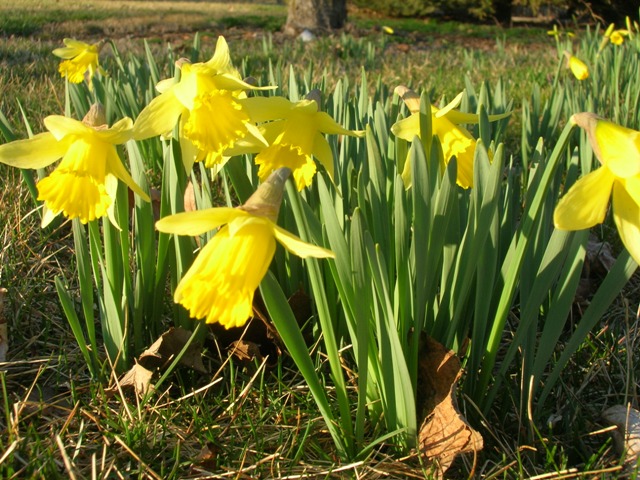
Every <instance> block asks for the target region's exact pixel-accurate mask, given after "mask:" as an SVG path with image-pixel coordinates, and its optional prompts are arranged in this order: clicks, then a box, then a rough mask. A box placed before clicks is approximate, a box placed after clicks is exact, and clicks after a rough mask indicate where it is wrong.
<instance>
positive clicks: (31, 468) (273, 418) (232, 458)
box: [0, 0, 640, 479]
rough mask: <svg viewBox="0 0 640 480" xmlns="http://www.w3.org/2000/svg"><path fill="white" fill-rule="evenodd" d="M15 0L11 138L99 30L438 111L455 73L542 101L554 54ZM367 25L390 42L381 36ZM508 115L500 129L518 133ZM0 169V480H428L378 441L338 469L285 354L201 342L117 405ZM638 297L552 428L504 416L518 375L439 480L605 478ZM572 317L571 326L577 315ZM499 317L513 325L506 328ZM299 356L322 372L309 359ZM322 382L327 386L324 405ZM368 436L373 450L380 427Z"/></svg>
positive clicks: (259, 20)
mask: <svg viewBox="0 0 640 480" xmlns="http://www.w3.org/2000/svg"><path fill="white" fill-rule="evenodd" d="M14 1H15V2H16V3H15V5H13V6H14V7H16V6H20V5H22V6H24V8H25V10H24V11H20V12H18V11H17V10H16V11H14V13H11V14H6V15H5V13H7V11H9V10H10V9H11V8H12V5H11V3H12V2H6V3H5V5H3V7H0V36H2V37H3V41H2V42H0V69H2V71H3V72H7V74H3V75H2V76H1V77H0V111H1V112H3V113H4V114H5V115H6V116H7V118H8V119H9V122H10V124H11V126H12V127H13V129H14V130H15V134H16V135H17V136H18V137H20V138H22V137H24V136H25V135H26V130H27V129H26V127H25V126H24V124H23V121H22V118H21V112H20V108H19V106H20V105H21V106H22V107H23V108H24V110H25V111H26V112H27V117H28V120H29V122H30V123H31V125H32V126H33V129H34V131H36V132H38V131H41V130H42V123H41V120H42V118H44V117H45V116H46V115H49V114H59V113H62V111H63V105H64V101H63V98H64V86H63V84H62V82H61V81H60V79H59V75H58V73H57V60H56V59H55V58H54V57H53V56H52V55H51V54H50V52H51V50H52V49H53V48H56V47H58V46H60V45H61V40H62V38H63V37H65V36H78V37H83V36H84V35H86V36H88V37H91V38H97V37H101V36H104V35H108V36H109V37H110V38H113V40H114V41H115V42H116V44H117V45H118V47H119V49H120V50H121V52H131V54H133V55H140V54H141V52H142V40H141V37H145V38H148V39H149V40H150V44H151V46H152V48H153V49H154V52H157V53H158V55H160V57H159V58H163V59H164V60H165V61H164V62H162V61H160V60H159V62H160V63H161V65H162V67H163V68H164V69H165V71H164V73H165V74H166V72H168V65H167V64H166V63H167V62H166V56H164V57H162V55H165V53H166V44H167V43H170V44H171V45H172V49H173V51H174V52H175V53H176V54H177V56H183V55H186V56H188V54H189V52H190V50H189V48H190V44H191V42H192V38H193V35H192V34H193V32H195V31H196V30H202V33H203V36H202V44H203V48H202V50H203V53H202V56H203V57H204V58H208V57H209V56H210V54H211V53H212V51H213V46H214V44H215V38H216V37H217V35H218V34H224V35H225V36H226V37H227V39H228V40H229V42H230V45H231V49H232V52H233V55H234V58H235V59H236V64H240V63H243V68H244V69H245V70H246V71H247V72H252V73H253V72H266V71H268V66H269V62H270V61H271V62H273V63H274V64H280V65H281V66H282V67H285V68H286V67H288V65H289V64H293V65H295V68H296V70H297V71H299V72H310V77H311V78H309V81H310V83H311V84H322V83H324V85H325V86H326V91H327V92H330V91H332V88H333V85H335V83H336V82H337V81H338V80H339V79H341V78H342V79H349V81H350V82H351V84H354V83H357V82H358V81H359V79H360V75H361V71H362V68H363V67H364V68H365V69H366V71H367V76H368V79H369V81H371V82H372V85H370V87H371V89H372V91H373V83H377V82H378V81H379V82H380V83H381V84H383V85H387V86H389V88H391V89H392V88H393V87H394V86H395V85H397V84H401V83H402V84H409V85H410V86H412V87H414V88H415V89H417V90H423V89H424V90H426V91H428V92H430V95H431V97H432V99H433V100H434V101H435V100H437V99H439V98H440V97H441V96H445V97H447V98H449V99H450V98H452V97H453V96H454V95H455V94H456V93H458V92H459V91H460V90H462V89H463V88H464V86H465V80H464V77H465V75H467V76H468V77H469V78H471V79H472V81H473V82H474V85H479V82H480V81H483V80H486V81H487V82H489V83H491V84H495V82H496V81H497V79H499V78H504V79H507V80H506V81H507V91H508V96H510V97H511V98H513V99H514V100H515V101H516V104H517V105H520V99H521V98H523V97H524V98H528V97H529V96H530V95H531V91H532V89H533V85H534V84H537V85H539V86H540V88H541V91H542V96H543V98H544V97H545V96H546V95H548V93H549V91H550V88H551V84H550V82H549V78H550V77H552V76H553V74H554V72H555V68H556V65H557V55H556V51H555V45H554V44H553V42H552V41H551V40H550V39H549V38H548V37H547V36H546V35H545V33H544V31H543V30H541V29H524V28H523V29H512V30H496V29H495V28H494V27H488V26H477V25H473V26H469V25H461V24H456V23H454V22H449V23H445V24H440V23H436V22H425V21H419V20H384V21H382V20H378V19H376V20H375V21H374V20H368V19H365V18H360V17H358V16H355V17H354V23H355V25H356V27H357V29H358V30H359V31H358V35H356V36H350V35H349V36H344V37H340V38H335V37H334V38H328V39H319V40H318V41H317V42H314V43H311V44H308V45H306V44H302V43H300V42H296V41H292V40H289V39H284V38H282V36H281V35H280V34H279V33H278V32H277V30H278V26H279V25H281V23H282V22H283V19H284V15H285V10H284V7H282V6H277V5H260V6H251V8H253V13H252V14H251V15H248V14H247V13H246V10H244V8H245V7H246V4H239V6H237V8H239V9H240V13H235V12H232V11H229V10H228V9H225V8H221V7H220V5H222V4H213V7H211V8H212V13H206V14H204V15H200V16H199V17H197V15H196V14H197V13H198V11H199V10H200V9H203V8H205V5H206V4H207V2H179V3H177V4H176V5H174V2H169V1H166V2H154V5H155V7H156V11H152V12H151V13H150V9H149V8H144V9H143V8H142V6H143V5H144V3H145V2H112V3H114V4H116V3H118V4H126V5H128V6H129V9H128V10H123V9H118V8H117V5H113V8H109V9H106V8H105V9H103V10H100V9H98V8H96V9H95V10H83V9H82V8H78V6H74V3H73V2H70V1H66V0H65V1H64V2H63V1H62V0H61V1H60V2H56V5H58V6H57V7H56V8H54V9H49V8H48V2H38V1H35V0H30V7H31V8H28V7H27V6H26V5H25V2H20V1H18V0H14ZM76 3H77V2H76ZM85 3H86V2H85ZM149 3H150V2H149ZM60 5H63V6H64V8H62V7H61V6H60ZM100 5H101V6H104V5H105V3H104V2H101V3H100ZM214 7H215V8H214ZM206 8H209V7H206ZM218 8H219V10H217V9H218ZM256 9H260V11H263V12H266V11H268V12H271V13H272V15H271V16H268V17H265V16H264V15H263V14H262V13H259V12H258V11H256ZM262 9H264V10H262ZM213 10H215V13H214V12H213ZM177 19H182V20H181V21H183V23H180V22H179V21H178V20H177ZM185 19H186V20H185ZM187 20H188V21H187ZM174 22H175V24H174ZM184 22H186V23H184ZM381 24H385V25H389V26H392V27H393V28H394V29H396V31H398V34H397V35H395V36H392V37H386V36H383V35H382V34H381V33H380V31H379V30H378V26H379V25H381ZM147 26H148V29H147ZM78 28H80V30H77V29H78ZM254 30H258V31H257V32H256V33H257V34H256V35H255V36H254V35H253V33H254ZM263 34H264V36H263ZM12 35H13V37H10V36H12ZM129 35H131V37H129ZM405 45H407V46H408V49H407V48H405ZM105 54H106V56H107V57H109V52H105ZM127 54H128V53H127ZM109 61H112V59H110V58H107V60H106V62H107V64H108V62H109ZM163 76H166V75H163ZM378 79H379V80H378ZM515 120H516V123H515V125H514V126H512V127H510V128H512V129H513V131H516V132H517V130H518V127H517V118H516V119H515ZM509 151H515V150H509ZM0 176H2V178H3V183H2V185H3V186H2V188H1V189H0V239H1V240H2V243H1V246H2V249H1V250H0V287H6V288H8V290H9V292H8V300H7V303H8V306H7V309H6V310H7V312H6V317H7V320H8V324H9V329H10V343H9V356H8V360H9V361H8V362H6V363H3V364H0V387H1V389H2V408H1V409H0V410H1V414H0V431H2V434H1V435H0V458H2V461H1V462H0V476H2V477H3V478H47V479H49V478H91V476H92V475H93V472H97V476H98V478H107V477H109V478H118V477H124V478H167V479H172V478H196V477H198V476H206V475H209V474H210V475H212V476H214V478H226V477H230V478H277V477H283V476H288V475H291V476H293V475H303V474H305V475H309V476H313V478H345V476H352V477H355V478H424V476H425V475H426V473H425V470H424V467H423V466H422V465H421V463H420V459H419V458H418V456H417V455H415V454H414V455H411V456H410V457H408V458H405V459H402V460H401V461H399V460H398V459H397V458H394V457H393V456H392V452H391V449H390V448H389V447H388V446H386V445H382V446H380V447H379V448H378V449H376V450H374V451H372V452H371V453H370V454H369V455H368V456H367V457H366V458H364V459H362V460H361V461H359V462H354V463H353V464H349V465H340V464H339V462H338V461H337V458H336V457H335V454H334V452H333V444H332V441H331V437H330V435H329V434H328V432H327V431H326V428H325V427H324V425H323V424H322V421H321V418H320V415H319V413H318V411H317V410H316V407H315V404H314V401H313V399H312V397H311V394H310V392H309V390H308V388H307V387H306V386H305V384H304V382H303V380H302V378H301V377H300V375H299V374H298V372H297V371H296V370H295V368H294V367H293V366H292V364H291V361H290V360H289V359H288V357H287V356H286V354H283V355H281V356H279V357H278V359H277V361H276V362H275V365H274V366H273V367H270V368H266V367H265V366H263V365H257V364H250V365H248V366H243V365H241V364H239V363H237V362H235V361H234V360H229V359H228V355H227V352H226V351H225V350H224V349H223V348H222V347H218V346H217V345H216V344H215V343H214V342H213V341H211V339H210V340H209V342H208V343H207V348H206V350H205V352H204V361H205V365H206V366H207V367H208V368H209V371H210V372H211V373H210V375H208V376H207V375H205V376H201V375H195V374H194V373H193V372H191V371H189V370H187V369H179V370H178V371H177V372H176V373H175V374H173V375H172V376H171V377H170V381H168V382H166V383H165V384H164V386H163V388H165V389H166V390H163V391H161V392H156V393H155V394H154V396H153V397H152V400H151V401H150V402H149V403H146V404H140V403H138V401H137V400H136V399H135V397H133V396H132V395H130V394H127V393H125V394H124V395H122V394H121V392H120V391H119V390H118V388H117V387H118V386H117V383H116V381H115V379H111V381H110V382H109V386H110V387H111V391H107V390H106V385H100V384H96V383H92V382H91V381H90V380H89V376H88V371H87V370H86V368H85V367H84V366H83V361H82V357H81V354H80V352H79V350H78V348H77V346H76V344H75V342H74V340H73V336H72V334H71V332H70V329H69V327H68V325H67V324H66V320H65V319H64V315H63V313H62V311H61V308H60V306H59V303H58V299H57V296H56V294H55V287H54V283H53V278H54V277H55V276H56V275H59V274H61V273H64V274H66V275H67V276H71V273H70V272H72V271H73V268H74V266H73V252H72V245H73V244H72V242H71V240H70V237H69V233H68V229H67V228H66V227H65V226H63V227H60V228H58V229H53V230H41V229H40V226H39V217H38V214H37V212H34V211H33V210H32V209H33V203H32V201H31V198H30V196H29V194H28V192H27V190H26V187H25V186H24V183H23V181H22V178H21V176H20V173H19V171H17V170H16V169H12V168H9V167H6V166H4V165H0ZM637 291H638V285H637V283H633V284H631V285H629V286H628V288H627V289H626V290H625V291H623V292H622V293H621V295H620V301H619V302H617V304H616V306H615V307H614V308H612V309H611V310H610V312H609V316H608V317H607V318H605V319H603V322H602V326H601V328H600V329H598V330H596V331H594V332H593V333H592V334H591V335H590V336H589V338H588V339H587V341H586V342H585V343H584V344H583V345H582V347H581V348H580V350H579V352H578V353H577V355H576V356H575V358H574V359H573V360H572V362H571V363H570V365H569V367H568V368H567V370H566V374H565V375H563V378H562V381H561V382H559V383H558V388H557V391H556V392H554V395H553V399H551V400H550V401H548V402H547V403H548V405H546V411H548V418H549V421H548V422H547V425H544V426H540V427H539V428H540V431H538V432H533V431H530V429H529V424H528V423H527V421H526V411H524V410H523V409H522V408H521V406H520V405H518V401H519V398H518V388H519V385H517V381H516V380H515V379H516V378H517V376H516V374H515V373H516V372H511V373H512V374H513V379H514V381H513V382H512V383H506V384H505V387H504V396H503V397H504V398H502V399H501V401H500V402H499V403H497V405H496V408H495V409H493V410H492V411H491V414H490V415H489V416H488V417H487V418H484V419H481V418H480V415H479V414H477V412H475V411H474V410H473V407H472V405H470V404H469V403H466V402H465V405H466V408H467V412H465V414H466V415H467V416H468V417H469V418H474V419H476V420H477V422H476V423H475V424H474V426H476V428H478V429H479V430H480V432H481V433H482V435H483V437H484V438H485V449H484V451H483V452H481V453H480V454H479V458H478V463H477V464H476V465H473V459H471V458H464V459H461V460H458V461H457V462H456V464H455V465H454V467H453V470H454V472H453V474H452V476H453V477H455V478H467V477H469V476H470V475H476V476H477V477H478V478H522V477H528V476H535V475H543V474H547V473H553V472H558V473H565V474H567V475H574V476H578V477H579V476H580V475H582V476H584V477H585V478H592V477H595V476H597V475H600V476H603V477H606V476H609V477H611V478H613V477H615V476H616V475H617V474H618V472H619V471H620V466H619V462H618V458H617V456H616V454H615V453H614V451H613V447H612V443H611V441H610V440H609V439H608V436H607V434H606V433H593V432H598V431H600V430H601V429H602V427H603V425H601V423H600V420H599V415H600V412H601V411H602V410H603V409H604V408H606V407H607V406H610V405H613V404H617V403H624V402H625V401H631V400H632V399H633V398H635V395H636V393H637V392H636V390H637V383H638V379H637V368H635V365H637V364H638V361H639V360H640V358H638V356H639V355H640V349H639V348H638V345H639V342H640V331H639V330H638V328H637V327H636V326H635V324H634V322H635V311H634V302H635V303H637ZM168 300H169V299H168ZM575 308H576V312H575V313H576V315H578V314H579V309H580V305H576V307H575ZM510 322H512V324H510V325H509V331H511V329H512V328H514V324H516V323H517V318H511V319H510ZM506 335H507V336H508V332H507V334H506ZM561 347H562V346H561V345H559V346H558V353H560V351H561ZM313 358H314V361H315V362H316V364H317V368H318V369H319V370H320V371H322V372H325V373H327V372H328V368H327V367H326V365H325V364H324V363H323V359H322V357H321V356H316V355H315V354H314V357H313ZM468 374H472V372H468ZM327 377H328V375H327ZM331 388H332V387H331V385H330V383H328V384H327V389H328V391H329V394H330V395H332V391H331ZM354 398H355V395H354ZM372 430H373V429H372ZM370 435H371V439H374V438H376V437H377V436H378V435H379V432H377V431H371V432H370ZM598 472H600V473H598ZM216 476H217V477H216Z"/></svg>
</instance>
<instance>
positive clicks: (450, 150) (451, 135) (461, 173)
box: [431, 117, 476, 188]
mask: <svg viewBox="0 0 640 480" xmlns="http://www.w3.org/2000/svg"><path fill="white" fill-rule="evenodd" d="M431 125H432V128H433V134H434V135H437V136H438V138H439V139H440V144H441V145H442V153H443V155H444V161H445V163H447V162H449V160H450V159H451V157H454V156H455V157H456V159H457V161H458V165H457V166H458V175H457V178H456V182H457V183H458V185H460V186H461V187H462V188H469V187H472V186H473V160H474V152H475V144H476V141H475V139H474V138H473V137H472V136H471V134H470V133H469V132H468V131H467V130H466V129H465V128H463V127H460V126H457V125H455V124H453V123H451V122H450V121H449V119H448V117H440V118H433V121H432V124H431Z"/></svg>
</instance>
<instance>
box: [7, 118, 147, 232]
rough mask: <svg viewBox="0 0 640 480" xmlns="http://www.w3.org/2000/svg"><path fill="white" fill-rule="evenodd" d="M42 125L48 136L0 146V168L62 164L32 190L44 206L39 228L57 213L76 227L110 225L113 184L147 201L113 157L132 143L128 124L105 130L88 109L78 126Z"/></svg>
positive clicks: (65, 122)
mask: <svg viewBox="0 0 640 480" xmlns="http://www.w3.org/2000/svg"><path fill="white" fill-rule="evenodd" d="M44 125H45V127H46V128H47V130H49V131H48V132H45V133H40V134H38V135H35V136H34V137H33V138H30V139H28V140H17V141H15V142H11V143H7V144H5V145H0V162H1V163H6V164H7V165H11V166H14V167H19V168H44V167H46V166H48V165H51V164H52V163H54V162H56V161H57V160H59V159H62V161H61V162H60V164H59V165H58V166H57V167H56V169H55V170H53V172H51V174H50V175H49V176H47V177H45V178H43V179H42V180H40V181H39V182H38V184H37V188H38V200H43V201H44V204H45V215H44V216H43V220H42V223H43V226H46V225H47V224H48V223H50V222H51V220H53V218H54V217H55V216H56V215H57V214H59V213H63V214H64V215H65V216H66V217H68V218H70V219H71V218H78V219H80V221H81V222H82V223H87V222H89V221H91V220H94V219H96V218H99V217H102V216H104V215H106V214H107V215H109V217H110V219H111V221H112V222H114V224H115V220H114V217H113V215H112V210H111V209H112V208H113V205H114V201H115V194H116V189H117V186H118V185H117V179H120V180H122V181H123V182H124V183H125V184H127V186H128V187H129V188H131V190H133V191H134V192H135V193H137V194H138V195H139V196H140V197H141V198H143V199H144V200H146V201H149V197H148V195H147V194H146V193H145V192H143V191H142V190H141V189H140V187H139V186H138V185H136V183H135V182H134V181H133V179H132V178H131V176H130V175H129V173H128V172H127V170H126V169H125V167H124V165H123V164H122V161H121V160H120V157H119V156H118V153H117V151H116V145H119V144H121V143H124V142H126V141H128V140H130V139H131V137H132V127H133V122H132V120H131V119H130V118H123V119H122V120H120V121H118V122H116V123H115V124H114V125H113V126H112V127H111V128H108V127H107V125H106V120H105V118H104V113H103V111H102V110H101V108H100V107H99V106H98V105H94V106H92V108H91V109H90V111H89V113H87V115H86V116H85V118H84V119H83V121H82V122H79V121H78V120H74V119H71V118H67V117H62V116H59V115H51V116H49V117H46V118H45V119H44ZM116 225H117V224H116Z"/></svg>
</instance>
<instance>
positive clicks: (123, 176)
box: [107, 150, 151, 202]
mask: <svg viewBox="0 0 640 480" xmlns="http://www.w3.org/2000/svg"><path fill="white" fill-rule="evenodd" d="M107 172H108V173H111V174H112V175H114V176H115V177H117V178H119V179H120V180H122V181H123V182H124V183H125V184H126V185H127V186H128V187H129V188H130V189H131V190H132V191H133V192H134V193H135V194H137V195H138V196H139V197H140V198H142V199H143V200H144V201H145V202H150V201H151V199H150V198H149V195H147V194H146V193H145V192H144V191H143V190H142V189H141V188H140V187H139V186H138V184H137V183H136V182H135V181H134V180H133V178H131V175H129V172H127V169H126V168H124V165H123V164H122V160H120V157H119V156H118V154H117V153H116V151H115V150H110V151H109V152H107Z"/></svg>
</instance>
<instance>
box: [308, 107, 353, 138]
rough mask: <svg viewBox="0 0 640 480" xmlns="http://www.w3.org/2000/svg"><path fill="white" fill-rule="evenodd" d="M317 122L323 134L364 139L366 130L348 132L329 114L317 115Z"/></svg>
mask: <svg viewBox="0 0 640 480" xmlns="http://www.w3.org/2000/svg"><path fill="white" fill-rule="evenodd" d="M314 116H315V121H316V122H317V125H318V130H319V131H321V132H323V133H329V134H334V135H352V136H356V137H364V134H365V132H364V130H347V129H346V128H344V127H343V126H342V125H340V124H339V123H338V122H336V121H335V120H334V119H333V118H331V116H330V115H329V114H328V113H325V112H318V113H316V114H315V115H314Z"/></svg>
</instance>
